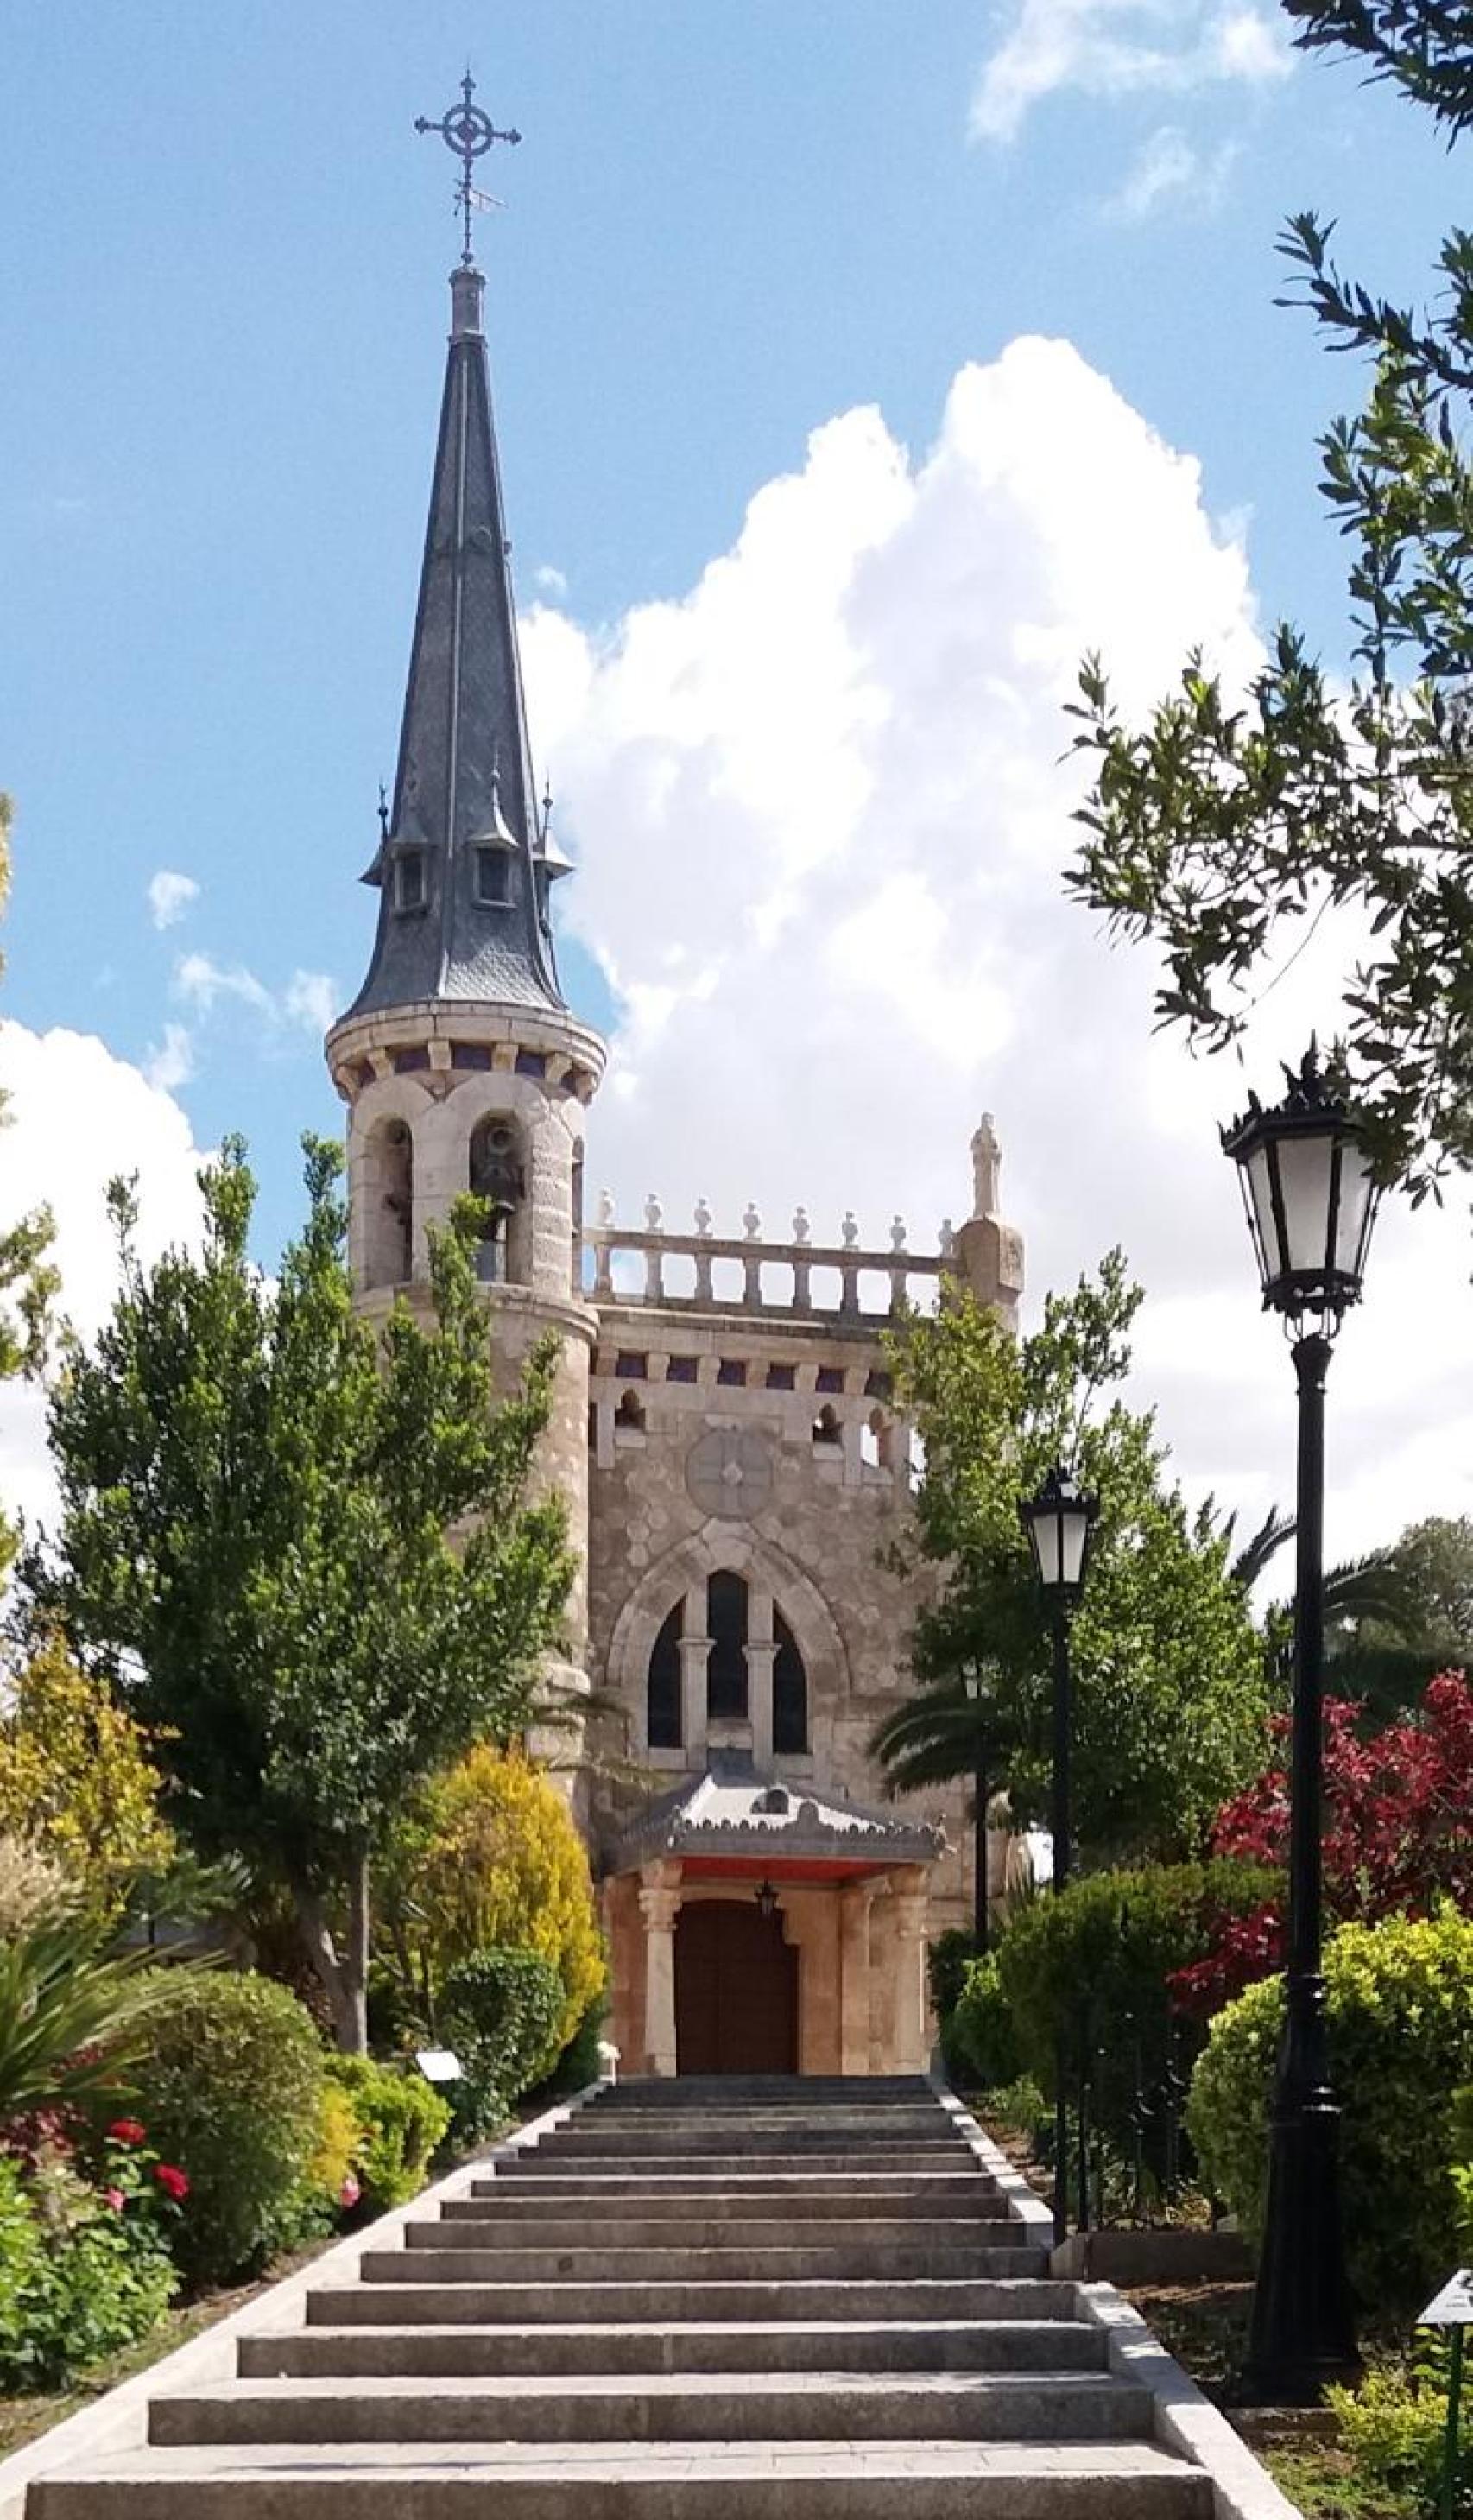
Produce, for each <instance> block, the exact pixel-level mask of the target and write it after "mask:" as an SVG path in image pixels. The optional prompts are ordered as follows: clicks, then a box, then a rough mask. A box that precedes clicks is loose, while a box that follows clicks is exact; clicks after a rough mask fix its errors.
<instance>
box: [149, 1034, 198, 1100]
mask: <svg viewBox="0 0 1473 2520" xmlns="http://www.w3.org/2000/svg"><path fill="white" fill-rule="evenodd" d="M143 1072H144V1075H145V1076H146V1077H147V1079H148V1081H149V1083H150V1084H151V1085H153V1086H156V1087H157V1089H158V1091H159V1092H160V1093H162V1094H172V1093H173V1092H174V1090H175V1088H176V1086H180V1085H187V1084H188V1083H189V1081H190V1078H191V1077H192V1076H193V1075H194V1072H195V1050H194V1044H193V1042H192V1041H191V1039H190V1036H189V1034H188V1032H187V1031H186V1029H185V1027H184V1025H183V1024H176V1023H166V1024H165V1025H164V1027H163V1041H162V1044H161V1045H156V1044H154V1043H153V1042H151V1043H150V1044H149V1050H148V1056H147V1058H146V1059H145V1062H144V1070H143Z"/></svg>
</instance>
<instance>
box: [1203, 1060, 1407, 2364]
mask: <svg viewBox="0 0 1473 2520" xmlns="http://www.w3.org/2000/svg"><path fill="white" fill-rule="evenodd" d="M1284 1074H1285V1082H1286V1085H1287V1089H1288V1090H1287V1092H1286V1093H1285V1095H1284V1098H1283V1101H1282V1102H1279V1103H1277V1104H1275V1105H1274V1107H1273V1108H1272V1110H1265V1109H1264V1107H1263V1105H1262V1103H1261V1102H1259V1101H1258V1100H1257V1098H1256V1097H1254V1098H1252V1099H1251V1100H1250V1102H1249V1106H1248V1109H1247V1110H1246V1112H1245V1113H1244V1114H1243V1116H1242V1118H1241V1119H1239V1120H1236V1121H1234V1122H1233V1124H1232V1126H1231V1127H1230V1128H1228V1129H1225V1130H1224V1132H1223V1148H1224V1151H1225V1152H1226V1153H1227V1154H1228V1155H1230V1156H1231V1157H1232V1160H1233V1162H1234V1163H1235V1164H1236V1165H1237V1167H1238V1178H1239V1181H1240V1183H1241V1185H1242V1192H1243V1203H1244V1206H1245V1207H1246V1209H1247V1215H1248V1228H1249V1232H1250V1233H1251V1235H1252V1237H1253V1247H1254V1251H1255V1253H1256V1255H1257V1259H1258V1268H1259V1276H1260V1278H1261V1280H1262V1282H1263V1290H1264V1307H1265V1310H1266V1311H1271V1312H1276V1313H1278V1314H1280V1315H1281V1316H1282V1318H1283V1321H1284V1323H1285V1325H1286V1327H1287V1329H1288V1332H1289V1337H1290V1340H1291V1350H1292V1354H1293V1359H1294V1373H1295V1378H1296V1381H1297V1383H1298V1387H1299V1466H1298V1490H1297V1502H1296V1508H1295V1510H1296V1516H1297V1526H1298V1527H1297V1534H1296V1566H1295V1592H1294V1699H1293V1720H1292V1728H1291V1754H1290V1801H1289V1917H1288V1952H1287V1968H1286V1971H1285V1977H1286V2007H1285V2017H1284V2029H1283V2036H1282V2039H1281V2041H1280V2043H1279V2049H1278V2062H1277V2067H1276V2073H1275V2080H1274V2088H1273V2113H1272V2134H1271V2138H1270V2157H1269V2200H1268V2213H1267V2219H1266V2221H1265V2225H1264V2240H1263V2252H1262V2256H1261V2258H1260V2262H1259V2273H1258V2284H1257V2288H1256V2290H1255V2292H1254V2297H1253V2323H1252V2329H1251V2332H1250V2335H1249V2341H1248V2361H1247V2365H1246V2369H1245V2373H1244V2377H1245V2380H1246V2383H1247V2386H1248V2388H1249V2389H1250V2390H1251V2392H1252V2394H1253V2395H1254V2396H1255V2397H1256V2398H1258V2399H1259V2400H1261V2401H1263V2402H1265V2403H1269V2404H1273V2405H1291V2406H1302V2405H1313V2404H1314V2403H1315V2402H1316V2401H1317V2399H1318V2398H1319V2397H1320V2395H1321V2394H1322V2391H1323V2389H1324V2387H1325V2385H1326V2383H1327V2382H1329V2381H1332V2380H1346V2379H1350V2378H1353V2377H1354V2376H1355V2374H1356V2373H1357V2371H1358V2370H1359V2369H1360V2358H1359V2356H1358V2354H1357V2351H1356V2328H1355V2314H1354V2311H1353V2308H1352V2304H1351V2293H1350V2284H1349V2281H1348V2279H1347V2276H1346V2272H1345V2253H1344V2242H1343V2237H1342V2232H1341V2224H1340V2162H1339V2152H1340V2112H1339V2108H1338V2107H1337V2105H1336V2102H1335V2097H1334V2093H1333V2092H1332V2091H1331V2088H1330V2080H1329V2060H1328V2044H1327V2041H1326V2036H1325V2008H1324V2006H1325V2000H1324V1978H1323V1975H1322V1973H1321V1968H1320V1957H1321V1920H1322V1905H1323V1900H1322V1878H1321V1860H1320V1800H1321V1789H1322V1774H1323V1755H1322V1740H1321V1722H1322V1718H1321V1701H1322V1697H1323V1690H1324V1385H1325V1376H1326V1374H1327V1373H1328V1371H1329V1363H1330V1355H1331V1349H1332V1344H1333V1341H1334V1337H1335V1333H1336V1331H1337V1330H1338V1329H1339V1327H1340V1323H1341V1320H1342V1318H1343V1316H1344V1314H1345V1312H1346V1311H1347V1309H1348V1307H1349V1306H1350V1305H1352V1304H1354V1303H1359V1301H1360V1298H1361V1280H1362V1276H1363V1273H1364V1267H1365V1254H1366V1249H1367V1246H1368V1244H1369V1241H1370V1234H1371V1227H1372V1225H1373V1224H1374V1222H1375V1214H1376V1206H1377V1202H1378V1199H1379V1195H1380V1193H1379V1190H1378V1188H1377V1185H1376V1182H1375V1180H1374V1178H1373V1175H1372V1172H1371V1165H1370V1158H1369V1155H1368V1153H1367V1151H1366V1148H1365V1144H1364V1138H1363V1134H1362V1130H1361V1123H1360V1122H1359V1120H1358V1119H1357V1116H1356V1114H1355V1112H1354V1111H1353V1110H1352V1109H1351V1107H1350V1105H1349V1104H1348V1103H1347V1102H1346V1101H1345V1099H1344V1098H1343V1096H1341V1095H1339V1094H1337V1093H1335V1092H1334V1091H1333V1090H1332V1089H1331V1087H1330V1086H1329V1084H1328V1083H1327V1082H1326V1080H1325V1078H1324V1076H1323V1075H1322V1073H1321V1071H1320V1067H1319V1061H1318V1057H1317V1052H1316V1048H1315V1045H1314V1043H1313V1042H1312V1043H1311V1044H1310V1049H1309V1055H1308V1057H1306V1059H1305V1061H1304V1064H1303V1066H1302V1067H1301V1068H1300V1069H1299V1070H1298V1071H1297V1073H1296V1072H1295V1071H1294V1070H1293V1069H1285V1071H1284Z"/></svg>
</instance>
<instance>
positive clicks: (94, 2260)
mask: <svg viewBox="0 0 1473 2520" xmlns="http://www.w3.org/2000/svg"><path fill="white" fill-rule="evenodd" d="M178 2282H179V2277H178V2273H177V2272H176V2270H175V2267H174V2264H173V2261H172V2259H171V2257H170V2255H169V2250H168V2244H167V2240H166V2238H165V2234H164V2223H163V2217H162V2214H161V2213H160V2212H159V2211H158V2210H156V2202H155V2196H154V2195H151V2194H150V2193H148V2192H141V2191H140V2186H139V2183H137V2182H136V2181H130V2182H129V2187H128V2190H127V2191H126V2192H125V2191H124V2190H123V2189H120V2188H115V2187H114V2188H112V2189H111V2190H110V2191H109V2192H108V2193H107V2194H104V2193H102V2192H100V2191H99V2190H98V2189H97V2188H95V2187H92V2186H89V2185H88V2184H87V2183H86V2182H85V2181H84V2180H82V2179H81V2178H79V2177H78V2175H77V2173H76V2172H75V2171H74V2170H73V2169H72V2167H71V2166H70V2163H69V2162H68V2161H67V2159H66V2158H65V2157H64V2156H62V2155H60V2154H52V2155H51V2156H50V2157H49V2158H48V2159H47V2160H46V2161H45V2162H44V2164H43V2165H42V2167H41V2168H40V2169H39V2170H38V2172H37V2173H36V2174H35V2175H34V2176H32V2177H27V2176H26V2175H25V2174H24V2173H22V2167H21V2165H20V2163H19V2162H17V2161H13V2160H10V2159H7V2158H4V2157H0V2388H5V2389H10V2390H18V2389H55V2388H60V2387H62V2386H63V2385H65V2383H66V2382H67V2381H68V2380H70V2379H72V2378H74V2377H75V2375H76V2374H77V2373H79V2372H81V2371H85V2370H86V2369H87V2368H88V2367H89V2366H90V2365H91V2364H92V2363H97V2362H100V2361H101V2360H102V2359H103V2357H104V2356H105V2355H108V2354H115V2353H116V2352H117V2351H118V2349H119V2348H120V2347H122V2346H124V2345H131V2344H132V2343H133V2341H134V2339H135V2338H136V2337H140V2336H146V2335H147V2334H148V2332H149V2330H150V2328H152V2327H154V2326H156V2324H157V2322H158V2320H159V2318H161V2317H162V2315H163V2312H164V2310H165V2309H166V2308H167V2306H168V2303H169V2300H170V2298H171V2296H172V2295H173V2293H174V2292H175V2290H176V2289H177V2287H178Z"/></svg>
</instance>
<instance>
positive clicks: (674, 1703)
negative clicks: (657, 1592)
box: [645, 1601, 686, 1750]
mask: <svg viewBox="0 0 1473 2520" xmlns="http://www.w3.org/2000/svg"><path fill="white" fill-rule="evenodd" d="M685 1625H686V1605H685V1602H684V1601H677V1602H676V1605H675V1607H674V1609H673V1610H672V1611H671V1613H670V1616H669V1617H668V1619H667V1620H666V1621H665V1624H664V1626H663V1627H662V1628H661V1630H660V1632H659V1635H658V1636H657V1637H656V1638H655V1641H654V1643H653V1645H652V1647H651V1648H650V1654H649V1672H648V1677H647V1681H646V1685H645V1739H646V1741H647V1743H648V1745H649V1748H650V1749H651V1750H678V1749H679V1748H680V1747H681V1743H682V1734H683V1730H684V1728H683V1726H682V1723H681V1696H682V1691H681V1650H680V1641H681V1638H682V1636H683V1635H684V1633H685Z"/></svg>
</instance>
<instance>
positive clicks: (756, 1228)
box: [741, 1199, 762, 1242]
mask: <svg viewBox="0 0 1473 2520" xmlns="http://www.w3.org/2000/svg"><path fill="white" fill-rule="evenodd" d="M741 1230H742V1232H743V1234H744V1235H745V1236H746V1238H747V1240H748V1242H756V1241H757V1240H758V1239H759V1238H760V1237H761V1233H762V1219H761V1217H760V1216H759V1215H758V1213H757V1209H756V1206H755V1205H754V1203H753V1201H752V1200H751V1199H748V1200H747V1203H746V1210H745V1213H744V1215H743V1216H742V1219H741Z"/></svg>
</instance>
